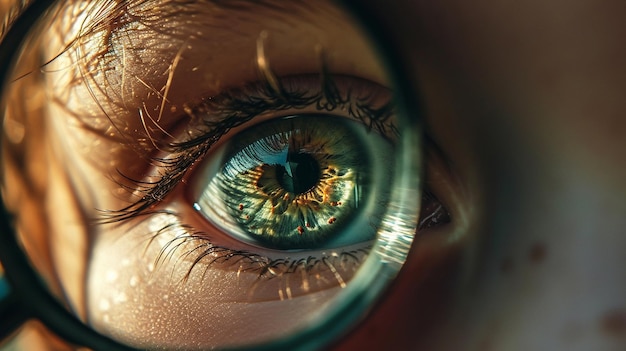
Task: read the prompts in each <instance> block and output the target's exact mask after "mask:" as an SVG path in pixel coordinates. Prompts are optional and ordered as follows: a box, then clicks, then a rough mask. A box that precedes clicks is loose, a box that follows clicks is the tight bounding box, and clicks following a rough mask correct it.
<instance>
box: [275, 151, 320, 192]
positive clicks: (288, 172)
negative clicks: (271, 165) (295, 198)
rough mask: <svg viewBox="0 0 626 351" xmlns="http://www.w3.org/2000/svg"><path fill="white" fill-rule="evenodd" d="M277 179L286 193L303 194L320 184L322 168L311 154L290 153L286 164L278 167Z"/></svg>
mask: <svg viewBox="0 0 626 351" xmlns="http://www.w3.org/2000/svg"><path fill="white" fill-rule="evenodd" d="M276 177H277V178H278V179H277V180H278V184H280V186H282V187H283V189H285V190H286V191H288V192H290V193H293V194H303V193H305V192H307V191H309V190H311V189H312V188H313V187H314V186H315V185H317V183H318V182H319V180H320V166H319V164H318V163H317V161H315V159H314V158H313V156H311V155H310V154H304V153H289V154H287V159H286V160H285V163H284V164H282V165H277V166H276Z"/></svg>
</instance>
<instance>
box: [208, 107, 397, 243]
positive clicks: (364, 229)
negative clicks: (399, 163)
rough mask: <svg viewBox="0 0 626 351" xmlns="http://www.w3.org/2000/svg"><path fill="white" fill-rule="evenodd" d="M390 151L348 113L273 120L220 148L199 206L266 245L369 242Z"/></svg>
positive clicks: (237, 233) (232, 230)
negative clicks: (372, 220) (372, 218)
mask: <svg viewBox="0 0 626 351" xmlns="http://www.w3.org/2000/svg"><path fill="white" fill-rule="evenodd" d="M381 149H382V153H381ZM391 152H392V145H391V144H390V143H389V142H387V141H386V140H385V139H384V138H383V137H382V136H380V135H378V134H376V133H373V132H372V133H368V132H367V131H366V130H365V128H364V126H363V124H360V123H358V122H356V121H352V120H349V119H347V118H340V117H331V116H325V115H302V116H292V117H289V118H282V119H275V120H271V121H268V122H265V123H262V124H258V125H256V126H254V127H253V128H249V129H247V130H245V131H243V132H241V133H240V134H238V135H236V136H234V137H233V138H232V139H231V140H230V141H229V142H228V143H227V144H226V145H224V146H222V149H221V150H220V151H219V152H218V154H219V155H220V156H221V157H220V162H218V164H216V165H213V166H212V167H208V168H209V169H210V171H209V172H208V173H205V177H207V178H209V179H204V182H205V183H204V184H206V181H207V180H208V184H206V186H199V188H200V192H201V195H200V199H199V201H198V202H197V208H199V209H201V210H203V212H205V216H206V217H208V218H209V219H210V220H212V221H213V222H214V223H216V224H217V225H218V226H221V227H224V229H226V230H227V232H228V233H230V234H232V235H234V236H235V237H237V238H239V239H242V240H244V241H247V242H250V243H253V244H256V245H259V246H263V247H266V248H271V249H289V250H305V249H315V248H325V247H329V246H336V245H349V244H355V243H359V242H363V241H367V240H371V239H373V238H374V236H375V228H374V227H372V225H371V223H370V219H371V216H372V215H373V214H374V213H375V212H377V211H376V210H375V208H376V207H377V206H376V205H374V203H378V204H380V202H381V201H382V202H384V199H385V198H386V197H385V196H384V194H383V193H384V191H381V190H384V186H381V184H385V183H386V181H385V179H387V176H388V174H387V175H386V176H385V173H387V171H386V170H389V169H391V167H390V166H389V165H386V164H384V162H385V161H384V160H385V158H387V159H391V157H390V156H391V154H390V153H391ZM384 156H386V157H384ZM381 162H382V163H383V164H381ZM377 167H384V168H383V170H384V171H381V170H378V171H377Z"/></svg>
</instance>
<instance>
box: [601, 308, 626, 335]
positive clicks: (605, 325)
mask: <svg viewBox="0 0 626 351" xmlns="http://www.w3.org/2000/svg"><path fill="white" fill-rule="evenodd" d="M600 328H601V330H602V332H603V333H604V334H607V335H608V336H611V337H619V338H626V311H625V310H622V309H618V310H614V311H611V312H609V313H607V314H605V315H604V317H602V319H601V320H600Z"/></svg>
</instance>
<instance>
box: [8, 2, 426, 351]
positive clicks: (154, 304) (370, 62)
mask: <svg viewBox="0 0 626 351" xmlns="http://www.w3.org/2000/svg"><path fill="white" fill-rule="evenodd" d="M359 23H363V24H364V26H361V25H359ZM390 45H391V44H390V41H388V40H385V35H384V33H382V32H381V31H380V29H379V28H377V27H376V26H375V23H374V22H373V20H372V18H370V17H369V16H368V14H367V12H365V11H364V10H362V9H361V8H360V7H359V6H358V5H353V4H334V3H324V4H316V6H315V7H312V6H310V5H306V4H301V3H291V4H283V3H282V2H276V3H267V4H266V3H263V4H258V3H252V2H248V1H241V2H232V3H228V4H221V3H219V2H215V3H213V2H210V3H202V4H197V3H190V4H186V5H185V6H182V5H180V4H178V5H176V4H174V3H172V4H159V6H155V5H154V4H148V3H138V4H136V5H133V4H124V6H122V5H120V4H109V3H106V2H102V3H98V4H87V5H84V6H83V7H79V6H77V5H75V4H68V3H64V2H58V3H57V2H52V1H34V2H33V3H32V4H31V6H30V7H29V8H28V9H26V10H25V11H24V13H23V14H22V15H21V16H20V17H19V18H18V19H17V20H16V22H15V23H14V25H13V26H12V27H11V29H10V31H9V32H7V34H6V35H5V37H4V40H3V42H2V46H1V47H0V62H2V64H1V65H0V67H1V68H0V69H1V70H2V71H0V78H2V81H3V82H4V83H5V84H4V86H3V90H2V91H3V94H2V95H3V96H2V97H3V114H4V116H3V144H2V151H3V166H2V169H3V200H4V207H5V209H4V212H5V213H6V215H5V216H4V217H3V218H4V219H5V220H4V221H3V224H2V225H3V229H2V232H3V233H4V234H3V235H2V237H1V240H2V243H1V244H0V258H1V260H2V264H3V266H4V269H5V273H4V274H5V275H4V276H3V278H2V279H3V280H2V286H3V288H2V289H3V293H2V294H3V296H2V298H3V300H2V305H1V306H2V319H1V320H2V323H3V325H2V331H3V334H2V336H6V335H8V334H10V333H11V332H12V331H13V330H15V328H18V327H19V326H20V325H21V324H22V323H23V322H24V321H26V320H29V319H38V320H40V321H41V322H43V323H44V324H45V325H46V326H47V327H48V328H50V330H51V331H53V332H54V333H56V334H58V335H59V336H60V337H62V338H63V339H65V340H67V341H68V342H70V343H72V344H75V345H79V346H86V347H89V348H93V349H106V350H113V349H120V350H124V349H132V348H140V349H172V348H175V349H206V348H218V349H239V348H249V347H253V348H255V349H277V348H278V349H302V350H308V349H318V348H321V347H324V346H325V345H328V343H330V342H332V341H333V340H335V339H337V338H338V337H340V336H341V335H343V334H344V333H346V331H347V330H348V328H349V327H350V326H352V325H354V324H355V323H356V322H357V321H359V320H360V319H362V318H363V317H364V315H365V314H366V313H367V312H368V311H369V310H370V309H371V307H372V306H373V304H374V302H375V301H376V300H377V299H378V298H379V297H380V296H381V294H382V293H383V292H384V291H385V288H386V287H387V286H388V285H389V284H390V283H391V282H392V281H393V278H394V277H395V275H396V274H397V272H398V271H399V270H400V268H401V267H402V264H403V263H404V261H405V259H406V255H407V253H408V250H409V248H410V246H411V243H412V241H413V238H414V235H415V232H416V228H417V222H418V215H419V200H420V178H421V173H422V170H421V156H420V152H419V151H420V150H419V148H418V147H417V145H420V128H419V118H418V116H419V109H418V106H416V104H417V102H416V101H413V100H411V99H412V98H413V97H414V96H415V94H413V93H412V92H413V91H414V90H413V89H412V87H411V86H410V85H409V83H408V82H407V81H405V79H406V78H405V77H404V76H403V75H402V74H401V71H402V67H403V65H402V64H401V61H400V60H399V57H398V56H396V55H395V54H394V53H395V51H394V50H393V47H391V46H390ZM16 48H19V50H18V49H16ZM389 87H393V88H392V89H391V88H389ZM24 106H29V108H28V109H24V108H23V107H24ZM29 196H30V198H29Z"/></svg>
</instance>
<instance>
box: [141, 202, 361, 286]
mask: <svg viewBox="0 0 626 351" xmlns="http://www.w3.org/2000/svg"><path fill="white" fill-rule="evenodd" d="M168 215H171V216H174V217H175V220H176V221H178V220H179V219H180V217H179V216H178V215H177V214H174V213H169V214H168ZM160 236H173V238H172V239H169V240H168V241H167V242H166V243H165V244H164V245H163V247H162V248H161V250H160V252H159V254H158V256H157V257H156V258H155V262H154V265H155V267H156V266H158V265H162V264H165V263H166V262H168V261H170V260H171V259H172V258H173V257H176V262H175V264H182V261H190V263H189V264H190V266H189V268H188V269H187V273H186V274H185V276H184V278H183V281H182V282H181V283H185V282H186V281H187V280H188V279H189V278H190V276H191V274H192V273H193V272H194V271H195V269H196V268H197V267H198V265H200V264H202V266H203V269H204V270H205V271H204V272H200V274H201V275H202V277H204V275H205V273H206V271H208V270H209V269H223V270H230V271H232V272H236V273H237V276H239V275H241V274H255V275H256V280H255V282H254V284H253V285H252V286H250V288H249V291H248V296H253V295H254V294H255V291H256V290H258V289H259V287H260V286H262V284H266V283H267V282H268V281H275V285H274V286H279V287H282V288H283V289H279V290H277V291H295V290H296V289H295V288H294V286H292V284H295V283H297V282H293V281H292V280H293V279H290V278H288V277H291V276H298V273H300V275H301V277H302V281H301V282H300V284H299V286H300V287H301V288H300V289H301V290H302V291H304V292H308V290H310V289H311V287H312V286H326V287H335V286H341V287H343V286H345V284H346V282H347V281H348V280H349V279H350V278H351V276H347V275H344V273H345V272H349V273H350V275H351V274H353V273H354V272H356V270H357V268H358V267H359V266H360V264H361V263H362V262H363V261H364V260H365V259H366V258H367V254H368V252H369V251H370V249H371V246H370V245H367V246H365V247H363V246H362V247H359V248H356V249H351V250H342V251H340V252H332V251H330V253H323V254H322V255H320V256H319V257H313V256H308V257H303V258H297V259H291V258H278V259H271V258H269V257H266V256H263V255H259V254H255V253H251V252H249V251H246V250H233V249H230V248H227V247H224V246H220V245H215V244H213V243H212V242H211V241H210V240H209V239H208V236H207V234H206V233H203V232H200V231H197V230H195V229H194V228H193V227H192V226H190V225H186V224H179V223H171V224H167V225H165V226H164V227H163V228H161V229H159V230H157V231H156V232H154V233H152V234H150V239H149V241H148V245H150V244H151V243H152V242H154V241H156V240H157V239H158V237H160ZM181 250H182V251H181ZM329 278H330V279H333V280H334V281H329ZM311 279H317V280H319V281H316V282H312V281H311ZM279 294H280V293H279ZM285 296H288V297H290V296H291V293H285V295H284V296H283V298H284V297H285ZM279 297H280V296H279Z"/></svg>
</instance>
